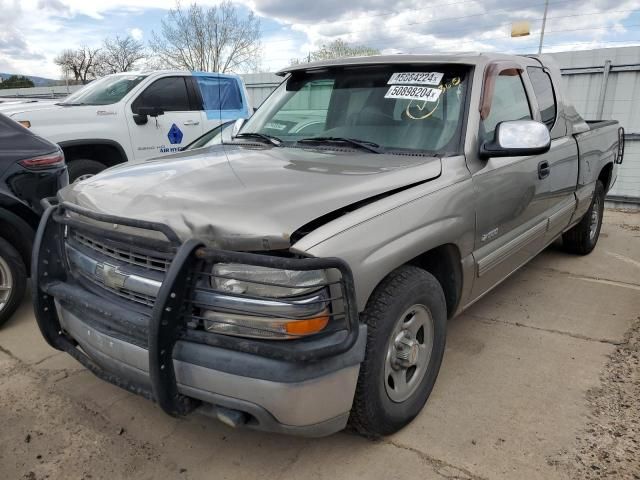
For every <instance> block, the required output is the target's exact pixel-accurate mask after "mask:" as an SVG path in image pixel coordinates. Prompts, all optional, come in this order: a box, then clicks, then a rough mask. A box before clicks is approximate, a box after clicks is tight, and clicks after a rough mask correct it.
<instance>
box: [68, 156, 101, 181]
mask: <svg viewBox="0 0 640 480" xmlns="http://www.w3.org/2000/svg"><path fill="white" fill-rule="evenodd" d="M105 168H107V167H106V165H104V164H103V163H100V162H98V161H96V160H90V159H88V158H87V159H85V158H78V159H75V160H70V161H69V163H68V165H67V170H68V172H69V183H73V182H75V181H76V180H79V179H80V180H84V178H89V177H90V176H92V175H95V174H96V173H100V172H101V171H103V170H104V169H105Z"/></svg>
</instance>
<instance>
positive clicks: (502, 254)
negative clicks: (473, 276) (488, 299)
mask: <svg viewBox="0 0 640 480" xmlns="http://www.w3.org/2000/svg"><path fill="white" fill-rule="evenodd" d="M548 220H549V219H548V218H545V219H544V220H543V221H541V222H539V223H537V224H536V225H534V226H533V227H531V228H530V229H529V230H527V231H525V232H524V233H521V234H520V235H518V236H517V237H516V238H514V239H513V240H511V241H509V242H507V243H505V244H504V245H502V246H501V247H499V248H497V249H496V250H494V251H493V252H491V253H490V254H488V255H487V256H485V257H484V258H483V259H481V260H478V277H482V276H483V275H485V274H486V273H487V272H489V271H490V270H492V269H493V268H495V267H497V266H498V265H500V264H501V263H502V262H504V261H505V260H507V259H508V258H509V257H511V256H512V255H513V254H515V253H516V252H518V251H520V250H521V249H523V248H524V247H526V246H527V245H529V244H530V243H531V242H533V241H535V240H536V239H538V238H539V237H541V236H542V235H544V233H545V232H546V231H547V223H548Z"/></svg>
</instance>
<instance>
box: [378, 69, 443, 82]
mask: <svg viewBox="0 0 640 480" xmlns="http://www.w3.org/2000/svg"><path fill="white" fill-rule="evenodd" d="M443 76H444V74H443V73H439V72H396V73H394V74H393V75H391V78H390V79H389V81H388V82H387V85H396V84H403V85H440V82H441V81H442V77H443Z"/></svg>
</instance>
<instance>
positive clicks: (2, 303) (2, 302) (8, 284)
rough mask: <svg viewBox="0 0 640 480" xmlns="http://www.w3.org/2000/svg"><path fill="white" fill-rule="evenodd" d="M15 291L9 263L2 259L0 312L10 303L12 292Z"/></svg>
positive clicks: (0, 266) (0, 270) (0, 267)
mask: <svg viewBox="0 0 640 480" xmlns="http://www.w3.org/2000/svg"><path fill="white" fill-rule="evenodd" d="M12 291H13V276H12V275H11V269H10V268H9V264H8V263H7V261H6V260H5V259H4V258H2V257H0V312H2V310H4V308H5V307H6V306H7V304H8V303H9V298H10V297H11V292H12Z"/></svg>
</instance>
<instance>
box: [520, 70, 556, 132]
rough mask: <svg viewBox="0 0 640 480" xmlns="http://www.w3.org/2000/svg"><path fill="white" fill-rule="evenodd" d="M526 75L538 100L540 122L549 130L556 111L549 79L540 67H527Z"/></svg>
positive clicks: (554, 120) (554, 97) (554, 96)
mask: <svg viewBox="0 0 640 480" xmlns="http://www.w3.org/2000/svg"><path fill="white" fill-rule="evenodd" d="M527 73H528V74H529V80H531V85H532V86H533V92H534V93H535V96H536V100H538V108H539V109H540V120H541V121H542V123H544V124H545V125H546V126H547V128H548V129H549V130H551V129H552V128H553V125H554V124H555V122H556V115H557V111H558V107H557V103H556V95H555V92H554V90H553V82H552V81H551V77H550V76H549V74H548V73H547V72H545V71H544V70H543V69H542V68H540V67H528V68H527Z"/></svg>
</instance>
